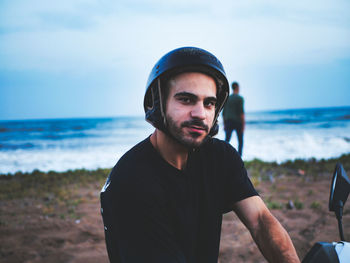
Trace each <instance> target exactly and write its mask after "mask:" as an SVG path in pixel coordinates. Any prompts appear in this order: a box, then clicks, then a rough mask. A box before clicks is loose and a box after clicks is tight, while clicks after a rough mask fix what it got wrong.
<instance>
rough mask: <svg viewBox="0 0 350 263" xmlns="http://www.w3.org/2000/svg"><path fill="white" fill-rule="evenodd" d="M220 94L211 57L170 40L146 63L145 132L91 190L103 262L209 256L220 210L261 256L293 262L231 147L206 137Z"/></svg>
mask: <svg viewBox="0 0 350 263" xmlns="http://www.w3.org/2000/svg"><path fill="white" fill-rule="evenodd" d="M227 96H228V82H227V79H226V76H225V72H224V69H223V67H222V65H221V63H220V61H219V60H217V58H216V57H215V56H213V55H212V54H211V53H209V52H207V51H205V50H202V49H199V48H190V47H185V48H180V49H176V50H173V51H171V52H169V53H168V54H166V55H165V56H163V57H162V58H161V59H160V60H159V61H158V63H157V64H156V65H155V66H154V68H153V70H152V72H151V74H150V77H149V79H148V83H147V90H146V94H145V99H144V108H145V112H146V119H147V120H148V121H149V122H150V123H151V124H152V125H153V126H154V127H155V128H156V130H155V131H154V133H153V134H152V135H151V136H150V137H148V138H147V139H145V140H144V141H142V142H140V143H139V144H137V145H136V146H134V147H133V148H132V149H131V150H130V151H128V152H127V153H126V154H125V155H124V156H123V157H122V158H120V160H119V161H118V163H117V164H116V166H115V167H114V168H113V170H112V172H111V174H110V175H109V177H108V179H107V182H106V184H105V186H104V187H103V189H102V191H101V211H102V216H103V221H104V225H105V236H106V244H107V251H108V256H109V259H110V261H111V262H126V263H134V262H135V263H136V262H137V263H139V262H150V263H151V262H152V263H158V262H159V263H160V262H162V263H172V262H177V263H185V262H186V263H206V262H208V263H209V262H210V263H212V262H217V260H218V254H219V243H220V232H221V222H222V214H223V213H227V212H229V211H232V210H233V211H235V212H236V213H237V215H238V216H239V218H240V219H241V220H242V222H243V223H244V224H245V225H246V227H247V228H248V229H249V231H250V233H251V235H252V237H253V239H254V240H255V242H256V243H257V245H258V247H259V249H260V250H261V252H262V253H263V255H264V256H265V258H266V259H267V260H268V261H269V262H299V259H298V257H297V255H296V252H295V249H294V247H293V244H292V242H291V240H290V238H289V236H288V234H287V232H286V231H285V230H284V229H283V227H282V226H281V225H280V223H279V222H278V221H277V220H276V219H275V218H274V217H273V216H272V214H271V213H270V212H269V210H268V209H267V208H266V206H265V204H264V203H263V201H262V200H261V198H260V197H259V196H258V194H257V192H256V191H255V189H254V187H253V186H252V184H251V182H250V180H249V178H248V176H247V172H246V170H245V168H244V164H243V162H242V160H241V158H240V156H239V154H238V153H237V152H236V151H235V150H234V149H233V148H232V147H231V146H230V145H229V144H228V143H226V142H223V141H220V140H217V139H213V138H212V136H213V135H215V134H216V133H217V129H218V128H217V117H218V115H219V113H220V111H221V108H222V107H223V105H224V103H225V101H226V99H227Z"/></svg>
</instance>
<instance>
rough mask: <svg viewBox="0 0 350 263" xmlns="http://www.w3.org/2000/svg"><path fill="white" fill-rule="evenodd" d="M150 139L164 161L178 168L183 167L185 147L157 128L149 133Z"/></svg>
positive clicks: (185, 162) (185, 159) (186, 154)
mask: <svg viewBox="0 0 350 263" xmlns="http://www.w3.org/2000/svg"><path fill="white" fill-rule="evenodd" d="M150 140H151V143H152V145H153V147H154V148H155V149H156V150H157V151H158V152H159V154H160V155H161V156H162V157H163V158H164V160H165V161H167V162H168V163H169V164H171V165H172V166H174V167H175V168H177V169H179V170H184V169H185V167H186V164H187V157H188V149H187V148H186V147H184V146H183V145H181V144H180V143H179V142H177V141H175V140H174V139H173V138H171V137H169V136H168V135H166V134H165V133H164V132H162V131H161V130H158V129H156V130H155V131H154V133H153V134H152V135H151V138H150Z"/></svg>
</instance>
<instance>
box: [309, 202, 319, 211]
mask: <svg viewBox="0 0 350 263" xmlns="http://www.w3.org/2000/svg"><path fill="white" fill-rule="evenodd" d="M321 207H322V205H321V204H320V203H319V202H317V201H314V202H312V203H311V205H310V208H311V209H315V210H319V209H321Z"/></svg>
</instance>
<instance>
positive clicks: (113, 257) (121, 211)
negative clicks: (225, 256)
mask: <svg viewBox="0 0 350 263" xmlns="http://www.w3.org/2000/svg"><path fill="white" fill-rule="evenodd" d="M164 200H165V198H164V196H163V194H162V191H161V189H160V188H159V187H157V184H153V183H149V182H142V181H138V182H136V183H135V182H133V181H132V180H120V181H117V182H113V180H112V182H111V184H110V186H109V187H108V188H107V189H105V191H104V192H102V193H101V207H102V209H103V212H102V215H103V221H104V226H105V237H106V245H107V251H108V256H109V258H110V261H111V262H126V263H143V262H145V263H147V262H150V263H151V262H152V263H157V262H169V263H185V262H186V260H185V256H184V255H183V253H182V251H181V249H180V248H179V247H178V245H177V243H176V241H175V239H174V235H173V232H172V228H171V226H170V220H169V219H168V215H167V213H166V208H165V206H166V203H165V201H164Z"/></svg>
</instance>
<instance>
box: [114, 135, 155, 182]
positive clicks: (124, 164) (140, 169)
mask: <svg viewBox="0 0 350 263" xmlns="http://www.w3.org/2000/svg"><path fill="white" fill-rule="evenodd" d="M152 156H153V155H152V145H151V142H150V140H149V137H148V138H146V139H145V140H143V141H141V142H139V143H138V144H136V145H135V146H134V147H132V148H131V149H130V150H128V151H127V152H126V153H125V154H124V155H123V156H122V157H121V158H120V159H119V160H118V162H117V163H116V165H115V166H114V168H113V169H112V171H111V174H110V176H111V177H114V176H116V174H118V176H123V175H128V176H129V177H130V175H133V176H138V175H140V174H144V173H145V172H147V167H149V166H150V163H151V162H150V160H151V158H152Z"/></svg>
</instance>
